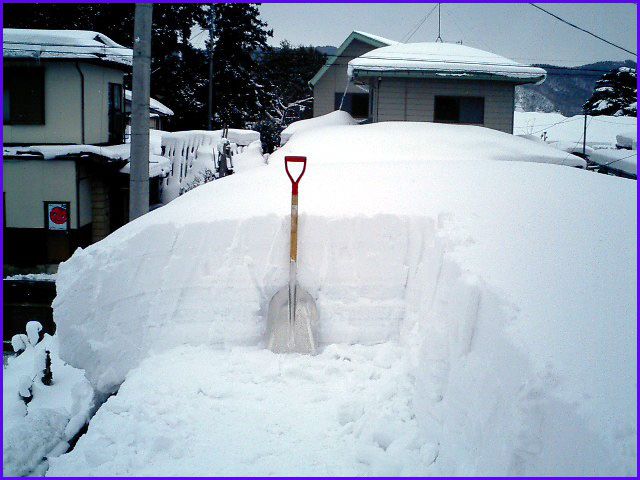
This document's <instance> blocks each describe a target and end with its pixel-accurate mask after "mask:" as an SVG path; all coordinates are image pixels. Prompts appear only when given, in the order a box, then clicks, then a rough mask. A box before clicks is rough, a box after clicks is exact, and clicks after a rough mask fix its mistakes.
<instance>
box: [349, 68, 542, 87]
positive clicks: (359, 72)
mask: <svg viewBox="0 0 640 480" xmlns="http://www.w3.org/2000/svg"><path fill="white" fill-rule="evenodd" d="M447 73H448V72H434V71H416V70H367V69H360V68H356V69H354V71H353V78H354V79H355V78H358V77H364V78H369V77H395V78H439V79H443V80H445V79H448V78H456V79H458V80H494V81H496V80H501V81H505V82H511V83H517V84H525V83H538V82H541V81H542V80H544V79H545V78H546V75H540V76H537V77H533V78H528V79H525V78H522V77H511V76H508V75H498V74H494V73H484V72H478V73H470V72H453V71H452V72H450V74H447Z"/></svg>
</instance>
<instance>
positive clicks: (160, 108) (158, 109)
mask: <svg viewBox="0 0 640 480" xmlns="http://www.w3.org/2000/svg"><path fill="white" fill-rule="evenodd" d="M131 95H132V93H131V90H125V91H124V99H125V100H126V101H127V102H130V101H131V98H132V96H131ZM149 110H151V112H152V113H158V114H160V115H173V110H171V109H170V108H169V107H167V106H166V105H164V104H163V103H160V102H159V101H158V100H156V99H155V98H149Z"/></svg>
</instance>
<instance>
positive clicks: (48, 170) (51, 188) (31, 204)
mask: <svg viewBox="0 0 640 480" xmlns="http://www.w3.org/2000/svg"><path fill="white" fill-rule="evenodd" d="M3 163H4V165H3V174H4V185H3V191H4V194H5V202H6V204H5V212H6V213H5V214H6V218H5V222H6V226H7V227H8V228H44V226H45V225H44V203H43V202H45V201H60V202H70V204H71V205H70V207H71V208H70V214H71V228H78V219H77V214H76V212H77V207H76V205H77V203H76V198H77V197H76V166H75V162H74V161H72V160H4V162H3ZM83 223H84V222H83Z"/></svg>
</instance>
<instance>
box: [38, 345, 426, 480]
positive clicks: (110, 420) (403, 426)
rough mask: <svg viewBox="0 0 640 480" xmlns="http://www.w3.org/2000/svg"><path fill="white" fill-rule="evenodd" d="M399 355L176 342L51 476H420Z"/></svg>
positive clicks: (421, 458) (141, 372) (422, 465)
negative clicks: (300, 353)
mask: <svg viewBox="0 0 640 480" xmlns="http://www.w3.org/2000/svg"><path fill="white" fill-rule="evenodd" d="M401 353H402V352H401V350H400V348H399V347H398V346H397V345H393V344H389V343H385V344H382V345H375V346H345V345H331V346H329V347H327V348H326V349H325V350H324V351H323V352H322V353H321V354H320V355H318V356H316V357H311V356H297V355H276V354H273V353H271V352H270V351H268V350H264V349H256V348H255V347H254V348H235V349H233V350H231V351H230V352H226V351H222V350H213V349H210V348H208V347H205V346H202V345H201V346H198V347H184V346H182V347H177V348H176V349H174V350H171V351H169V352H166V353H162V354H159V355H156V356H153V357H151V358H149V359H147V360H145V361H144V362H143V363H142V365H141V366H140V367H138V368H137V369H135V370H134V371H132V372H131V373H130V374H129V376H128V377H127V381H126V382H125V383H124V384H123V385H122V388H121V389H120V391H119V392H118V395H116V396H115V397H111V398H110V399H109V400H108V402H107V403H106V404H105V405H104V406H103V407H102V408H101V409H100V411H99V412H98V414H97V415H96V416H95V417H94V418H93V419H92V422H91V427H90V431H89V433H88V434H87V435H85V436H84V437H83V438H81V439H80V441H79V442H78V444H77V446H76V448H75V449H74V451H73V452H71V453H70V454H69V455H67V456H65V458H64V459H61V460H60V461H58V462H56V461H55V460H54V461H53V462H52V467H51V469H50V470H49V472H48V475H51V476H67V475H76V476H77V475H87V476H88V475H92V476H93V475H105V476H106V475H145V476H153V475H157V474H158V473H160V472H161V473H162V475H170V476H178V475H189V476H191V475H198V476H234V475H242V476H260V475H263V476H264V475H277V476H284V475H291V474H292V473H294V472H295V473H296V475H300V476H305V475H315V476H331V475H399V474H404V475H410V474H413V475H419V474H420V473H421V472H424V471H426V469H427V468H428V466H429V464H430V463H432V462H433V460H434V458H435V453H436V451H437V450H436V447H435V445H434V444H432V443H431V442H429V441H428V440H426V439H425V438H424V437H425V436H424V435H423V434H421V433H420V429H419V426H418V422H417V420H416V418H415V415H413V412H412V409H411V381H410V378H409V376H408V375H407V373H406V371H407V366H406V365H405V362H403V361H402V359H401V358H402V356H401ZM195 365H197V366H198V368H196V369H194V366H195ZM168 379H170V380H169V381H167V380H168ZM169 392H171V393H170V396H169V395H168V394H169ZM124 439H126V440H124ZM129 445H135V448H136V449H138V451H140V452H141V453H142V452H144V453H142V454H141V455H131V453H130V448H131V447H130V446H129Z"/></svg>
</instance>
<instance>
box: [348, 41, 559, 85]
mask: <svg viewBox="0 0 640 480" xmlns="http://www.w3.org/2000/svg"><path fill="white" fill-rule="evenodd" d="M387 71H397V72H404V73H406V72H410V71H412V72H423V73H434V74H438V75H440V76H443V77H446V76H456V77H459V76H461V75H462V76H464V75H475V74H486V75H495V76H497V77H503V78H510V79H513V80H514V81H518V82H522V83H529V82H542V81H544V79H545V77H546V75H547V72H546V71H545V70H543V69H542V68H538V67H531V66H528V65H522V64H520V63H518V62H515V61H513V60H509V59H508V58H505V57H501V56H499V55H496V54H494V53H490V52H485V51H483V50H479V49H477V48H472V47H469V46H467V45H459V44H457V43H445V42H424V43H397V44H394V45H389V46H386V47H381V48H376V49H375V50H371V51H369V52H367V53H365V54H364V55H361V56H359V57H357V58H354V59H353V60H351V61H350V62H349V66H348V67H347V72H348V75H349V76H350V77H353V76H358V74H359V73H361V72H387Z"/></svg>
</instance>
